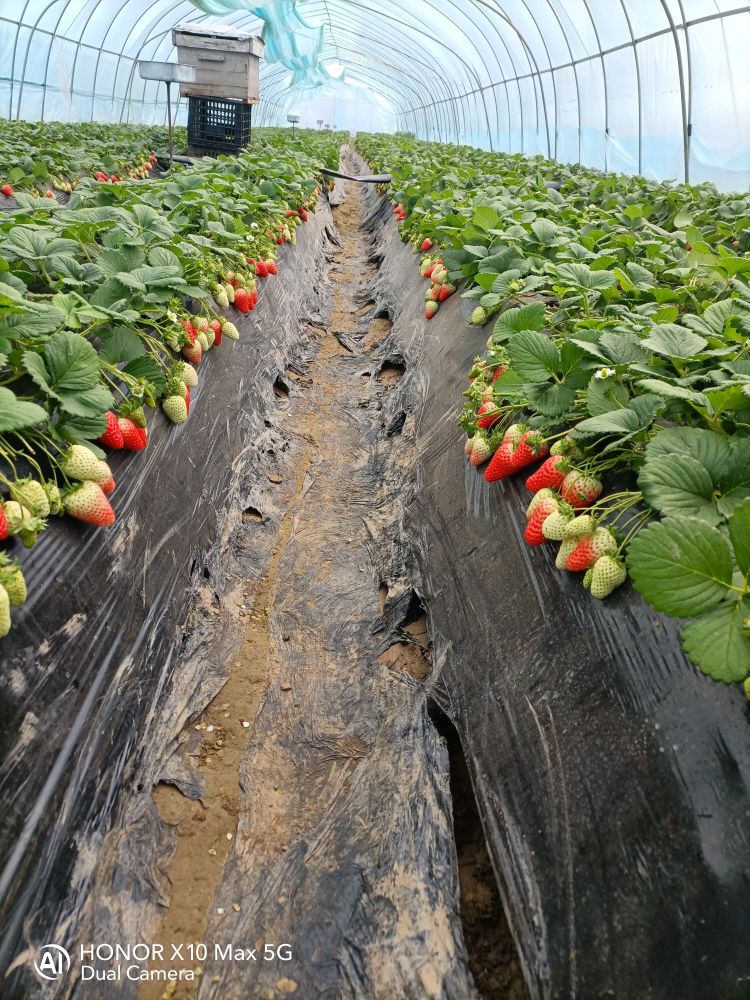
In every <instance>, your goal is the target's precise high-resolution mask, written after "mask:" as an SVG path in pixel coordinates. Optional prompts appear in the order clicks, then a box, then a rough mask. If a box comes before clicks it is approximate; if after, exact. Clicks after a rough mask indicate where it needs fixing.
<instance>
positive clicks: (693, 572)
mask: <svg viewBox="0 0 750 1000" xmlns="http://www.w3.org/2000/svg"><path fill="white" fill-rule="evenodd" d="M627 562H628V570H629V572H630V576H631V578H632V580H633V585H634V586H635V588H636V590H637V591H638V592H639V593H640V594H641V595H642V597H644V598H645V599H646V600H647V601H648V602H649V604H651V605H652V606H653V607H654V608H656V610H657V611H662V612H664V614H667V615H671V616H672V617H673V618H691V617H694V616H696V615H701V614H704V612H706V611H711V610H712V609H713V608H715V607H716V605H717V604H719V603H720V602H721V601H723V600H725V599H726V597H727V596H728V595H729V593H730V590H729V588H730V587H731V585H732V554H731V551H730V549H729V543H728V541H727V539H726V537H725V536H724V535H723V534H722V533H721V532H720V531H719V530H718V529H717V528H712V527H711V526H710V525H708V524H706V523H705V522H704V521H701V520H698V519H697V518H686V517H670V518H667V519H666V520H664V521H660V522H658V523H657V524H649V525H648V526H647V527H645V528H644V529H643V530H642V531H639V532H638V534H637V535H636V536H635V538H634V539H633V541H632V542H631V543H630V546H629V548H628V557H627Z"/></svg>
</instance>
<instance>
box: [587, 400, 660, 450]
mask: <svg viewBox="0 0 750 1000" xmlns="http://www.w3.org/2000/svg"><path fill="white" fill-rule="evenodd" d="M663 407H664V400H662V399H659V397H658V396H652V395H645V396H636V397H635V398H634V399H631V400H630V402H629V403H628V405H627V406H624V407H623V408H622V409H620V410H610V411H609V412H608V413H602V414H600V415H599V416H596V417H587V418H586V419H585V420H581V422H580V423H578V424H576V426H575V428H574V429H573V430H572V431H571V435H572V436H573V437H593V436H594V435H599V436H601V435H608V434H617V435H618V436H620V437H623V438H624V439H626V440H627V439H628V438H631V437H633V436H634V435H636V434H639V433H640V432H641V431H645V430H646V428H647V427H650V426H651V424H652V423H653V420H654V417H655V416H656V414H657V413H658V412H659V410H661V409H663Z"/></svg>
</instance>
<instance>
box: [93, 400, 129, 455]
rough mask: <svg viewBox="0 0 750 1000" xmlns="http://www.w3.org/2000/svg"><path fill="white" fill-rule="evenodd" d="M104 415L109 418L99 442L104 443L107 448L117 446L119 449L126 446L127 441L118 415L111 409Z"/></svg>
mask: <svg viewBox="0 0 750 1000" xmlns="http://www.w3.org/2000/svg"><path fill="white" fill-rule="evenodd" d="M104 416H105V417H106V418H107V429H106V431H105V432H104V433H103V434H102V436H101V437H100V438H99V444H102V445H104V447H105V448H116V449H118V450H119V449H120V448H124V447H125V441H124V439H123V436H122V431H121V430H120V425H119V423H118V422H117V416H116V415H115V414H114V413H113V412H112V411H111V410H107V412H106V413H105V414H104Z"/></svg>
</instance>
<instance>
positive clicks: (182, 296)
mask: <svg viewBox="0 0 750 1000" xmlns="http://www.w3.org/2000/svg"><path fill="white" fill-rule="evenodd" d="M287 135H288V133H287ZM338 147H339V141H338V140H337V138H336V137H335V136H331V135H325V136H322V135H317V134H315V133H311V134H310V135H308V136H302V137H300V139H298V140H297V141H293V142H286V140H285V137H283V136H281V135H279V134H277V133H273V132H271V133H269V134H268V135H267V136H265V137H264V138H261V137H256V141H255V142H254V144H253V147H252V149H251V150H248V151H246V152H245V153H244V154H243V155H242V156H240V157H237V158H229V157H224V158H221V159H219V160H218V161H208V160H203V161H200V162H198V163H196V164H195V165H193V166H191V167H182V166H175V167H174V168H173V169H172V170H171V171H170V172H169V174H168V175H166V176H165V177H163V178H160V179H155V180H153V181H151V182H149V183H148V184H141V183H134V182H132V181H126V182H124V183H122V184H118V185H113V184H111V183H108V182H104V183H102V182H98V181H96V180H90V179H84V180H82V181H81V182H80V183H79V185H78V186H77V188H76V190H75V192H74V193H73V195H72V196H71V199H70V202H69V205H68V206H67V207H66V208H63V207H61V206H59V205H58V204H57V202H47V201H46V200H45V199H41V200H36V199H34V198H33V197H32V196H31V195H29V194H27V193H23V192H18V193H17V194H16V201H17V204H18V208H17V209H16V210H15V211H13V212H9V213H6V215H5V217H4V218H1V219H0V541H1V540H6V539H7V541H6V542H5V544H4V545H3V548H2V550H1V551H0V635H5V634H7V632H8V631H9V630H10V627H11V619H10V608H11V607H12V606H18V605H20V604H22V603H23V601H24V600H25V599H26V586H25V582H24V579H23V573H22V570H21V566H20V564H19V561H18V560H17V559H16V558H13V552H12V548H13V546H14V545H16V544H18V542H20V543H22V544H23V545H25V546H27V547H28V546H31V545H33V544H34V543H35V541H36V539H37V536H38V534H39V532H40V531H42V530H43V529H44V528H45V527H46V525H47V523H48V520H47V519H48V518H49V517H50V516H54V515H64V514H67V515H70V516H72V517H74V518H77V519H78V520H80V521H83V522H86V523H88V524H93V525H96V526H100V527H104V526H108V525H111V524H112V523H114V521H115V512H114V510H113V508H112V505H111V503H110V500H109V497H110V495H111V493H112V491H113V490H114V488H115V482H114V477H113V475H112V471H111V469H110V467H109V465H108V463H107V461H106V459H107V450H120V449H123V448H124V449H129V450H133V451H140V450H142V449H143V448H145V447H146V445H147V443H148V429H147V423H148V421H147V411H148V409H149V408H153V407H156V406H157V405H158V401H159V400H161V405H162V409H163V411H164V413H165V414H166V416H167V417H168V418H169V420H171V421H172V422H173V423H176V424H179V423H183V422H184V421H185V420H186V419H187V417H188V414H189V411H190V392H191V389H192V388H193V387H194V386H196V385H197V383H198V377H199V376H198V369H199V367H200V366H201V364H202V362H203V359H204V356H205V354H206V352H208V351H209V350H211V349H213V348H216V347H218V346H220V345H221V344H222V338H224V337H228V338H230V339H237V338H238V336H239V334H238V330H237V327H236V326H235V324H234V323H232V322H231V320H229V319H228V318H227V317H226V316H225V315H224V312H223V310H228V309H229V307H230V306H231V305H233V306H234V308H235V309H237V310H238V311H239V312H240V313H247V312H250V311H251V310H253V309H254V308H255V306H256V303H257V300H258V282H260V281H263V280H264V279H265V278H267V277H268V276H269V275H275V274H277V271H278V268H277V264H276V256H277V251H278V249H279V246H280V245H282V244H283V243H284V242H290V243H294V242H295V240H296V237H295V233H296V228H297V226H299V225H301V224H303V223H304V222H306V221H307V219H308V212H309V211H312V210H314V207H315V205H316V203H317V198H318V195H319V193H320V183H321V180H320V177H321V174H320V171H321V167H322V166H324V165H329V166H332V165H335V164H337V162H338Z"/></svg>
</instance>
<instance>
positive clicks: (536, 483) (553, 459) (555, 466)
mask: <svg viewBox="0 0 750 1000" xmlns="http://www.w3.org/2000/svg"><path fill="white" fill-rule="evenodd" d="M568 469H569V466H568V465H566V463H565V459H564V458H563V456H562V455H550V457H549V458H548V459H546V460H545V461H544V462H542V464H541V465H540V466H539V468H538V469H537V470H536V472H533V473H532V474H531V475H530V476H529V478H528V479H527V480H526V488H527V489H528V490H531V492H532V493H536V492H537V490H541V489H544V487H545V486H552V487H554V488H555V489H556V488H557V487H558V486H559V485H560V483H561V482H562V481H563V479H564V478H565V474H566V472H567V471H568Z"/></svg>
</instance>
